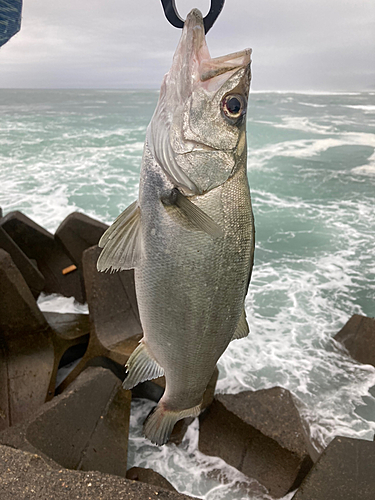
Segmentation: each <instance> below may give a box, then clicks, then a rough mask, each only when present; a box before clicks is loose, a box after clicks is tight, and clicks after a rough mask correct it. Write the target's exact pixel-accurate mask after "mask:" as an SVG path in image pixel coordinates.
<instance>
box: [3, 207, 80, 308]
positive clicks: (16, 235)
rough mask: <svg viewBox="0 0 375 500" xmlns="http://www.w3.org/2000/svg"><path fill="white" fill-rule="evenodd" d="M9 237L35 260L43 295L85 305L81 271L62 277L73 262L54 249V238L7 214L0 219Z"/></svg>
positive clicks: (14, 214) (18, 216)
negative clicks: (43, 281) (41, 279)
mask: <svg viewBox="0 0 375 500" xmlns="http://www.w3.org/2000/svg"><path fill="white" fill-rule="evenodd" d="M0 226H1V227H2V228H3V229H4V230H5V231H6V232H7V233H8V235H9V236H10V237H11V238H12V239H13V241H14V242H15V243H16V244H17V245H18V246H19V248H20V249H21V250H22V251H23V252H24V253H25V254H26V255H27V257H28V258H29V259H32V260H35V261H36V262H37V264H38V269H39V271H40V272H41V273H42V275H43V276H44V279H45V287H44V290H43V291H44V292H46V293H59V294H61V295H64V296H65V297H72V296H73V297H75V298H76V300H78V301H79V302H84V290H83V289H82V276H80V271H79V270H76V271H74V272H71V273H68V274H65V275H64V274H63V273H62V271H63V270H64V269H66V268H68V267H69V266H71V264H72V262H71V260H70V259H69V257H68V256H67V255H66V254H65V253H64V252H63V251H62V250H61V248H60V247H59V246H58V245H57V243H56V241H55V239H54V237H53V235H52V234H51V233H49V232H48V231H46V230H45V229H44V228H42V227H41V226H39V225H38V224H36V223H35V222H34V221H32V220H31V219H29V218H28V217H26V215H24V214H22V213H21V212H10V213H8V214H7V215H6V216H5V217H2V218H1V219H0Z"/></svg>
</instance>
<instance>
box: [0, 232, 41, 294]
mask: <svg viewBox="0 0 375 500" xmlns="http://www.w3.org/2000/svg"><path fill="white" fill-rule="evenodd" d="M0 248H2V249H3V250H5V251H6V252H8V253H9V255H10V256H11V257H12V260H13V262H14V263H15V264H16V266H17V267H18V269H19V271H20V272H21V274H22V276H23V277H24V278H25V281H26V283H27V285H28V286H29V288H30V290H31V292H32V294H33V295H34V297H35V298H38V296H39V294H40V292H41V291H42V290H43V288H44V286H45V279H44V276H43V275H42V273H41V272H40V271H39V270H38V269H37V267H36V266H34V264H33V263H32V262H31V260H30V259H29V258H28V257H27V256H26V255H25V254H24V253H23V251H22V250H21V249H20V247H19V246H18V245H16V243H15V242H14V241H13V240H12V238H11V237H10V236H9V235H8V233H7V232H6V231H4V229H3V228H2V227H0Z"/></svg>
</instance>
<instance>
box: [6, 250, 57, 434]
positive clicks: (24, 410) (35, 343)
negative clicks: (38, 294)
mask: <svg viewBox="0 0 375 500" xmlns="http://www.w3.org/2000/svg"><path fill="white" fill-rule="evenodd" d="M0 297H1V300H0V358H1V363H0V415H1V417H0V430H1V429H4V428H6V427H8V426H9V425H15V424H16V423H18V422H21V421H22V420H23V419H24V418H26V417H27V416H29V415H31V414H32V413H33V412H34V411H35V410H36V409H37V408H38V407H40V406H41V405H42V404H43V403H44V402H45V400H46V397H47V394H48V388H49V386H50V380H51V375H52V371H53V364H54V352H53V344H52V341H51V339H50V336H49V332H48V324H47V322H46V320H45V318H44V316H43V314H42V313H41V311H40V310H39V308H38V306H37V304H36V302H35V299H34V297H33V295H32V293H31V291H30V289H29V287H28V286H27V284H26V282H25V280H24V278H23V276H22V274H21V273H20V271H19V270H18V269H17V267H16V266H15V265H14V263H13V261H12V259H11V257H10V255H9V254H8V253H6V252H5V251H4V250H2V249H0Z"/></svg>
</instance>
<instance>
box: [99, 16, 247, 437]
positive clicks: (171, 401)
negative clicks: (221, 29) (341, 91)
mask: <svg viewBox="0 0 375 500" xmlns="http://www.w3.org/2000/svg"><path fill="white" fill-rule="evenodd" d="M250 55H251V50H250V49H246V50H244V51H242V52H237V53H234V54H230V55H228V56H224V57H218V58H215V59H212V58H211V57H210V54H209V52H208V48H207V45H206V40H205V34H204V27H203V19H202V14H201V13H200V11H199V10H197V9H194V10H192V11H191V12H190V13H189V15H188V16H187V19H186V21H185V25H184V28H183V31H182V35H181V40H180V42H179V45H178V47H177V50H176V53H175V55H174V58H173V63H172V67H171V69H170V71H169V72H168V73H167V75H166V76H165V77H164V80H163V83H162V86H161V91H160V97H159V102H158V104H157V107H156V110H155V113H154V116H153V118H152V120H151V122H150V125H149V127H148V129H147V135H146V142H145V146H144V154H143V160H142V170H141V178H140V186H139V198H138V200H137V201H135V202H134V203H133V204H132V205H130V206H129V207H128V208H127V209H126V210H125V211H124V212H123V213H122V214H121V215H120V216H119V217H118V218H117V219H116V221H115V222H114V223H113V225H112V226H111V227H110V228H109V229H108V230H107V231H106V233H105V234H104V235H103V237H102V239H101V240H100V242H99V246H100V247H102V248H103V251H102V253H101V255H100V256H99V259H98V265H97V267H98V270H99V271H108V270H111V271H116V270H121V269H131V268H134V269H135V285H136V293H137V299H138V305H139V312H140V317H141V323H142V327H143V333H144V336H143V339H142V340H141V342H140V344H139V346H138V347H137V348H136V349H135V351H134V352H133V353H132V355H131V356H130V358H129V360H128V363H127V369H128V376H127V378H126V379H125V381H124V387H125V388H127V389H130V388H132V387H134V386H135V385H137V384H138V383H140V382H143V381H145V380H150V379H153V378H156V377H159V376H161V375H163V374H164V375H165V379H166V389H165V393H164V395H163V397H162V399H161V400H160V402H159V404H158V405H157V407H156V408H155V410H154V411H153V412H152V413H151V414H150V415H149V416H148V417H147V419H146V421H145V424H144V434H145V436H146V437H147V438H149V439H150V440H151V441H152V442H154V443H157V444H159V445H161V444H164V443H166V442H167V441H168V439H169V436H170V433H171V432H172V430H173V426H174V424H175V423H176V422H177V421H178V420H180V419H182V418H185V417H187V416H196V415H198V414H199V412H200V406H201V402H202V397H203V393H204V391H205V389H206V387H207V384H208V382H209V380H210V378H211V376H212V373H213V371H214V369H215V365H216V363H217V361H218V359H219V358H220V356H221V355H222V354H223V352H224V351H225V349H226V348H227V346H228V344H229V342H230V341H231V340H233V339H239V338H242V337H245V336H246V335H247V334H248V332H249V327H248V325H247V322H246V316H245V310H244V300H245V295H246V292H247V289H248V285H249V281H250V275H251V270H252V265H253V255H254V223H253V214H252V209H251V201H250V191H249V186H248V181H247V176H246V158H247V146H246V109H247V98H248V94H249V87H250V78H251V76H250V62H251V60H250Z"/></svg>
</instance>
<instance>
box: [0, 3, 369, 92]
mask: <svg viewBox="0 0 375 500" xmlns="http://www.w3.org/2000/svg"><path fill="white" fill-rule="evenodd" d="M175 1H176V5H177V8H178V9H179V11H180V14H181V15H182V17H184V18H185V17H186V14H187V12H188V11H189V10H190V9H192V8H193V7H198V8H199V9H200V10H201V11H202V13H203V14H204V15H205V14H206V13H207V12H208V10H209V5H210V0H175ZM180 33H181V31H180V30H179V29H177V28H174V27H173V26H171V25H170V24H169V23H168V21H167V20H166V18H165V16H164V13H163V10H162V6H161V1H160V0H24V8H23V20H22V26H21V31H20V32H19V33H18V34H17V35H15V36H14V37H13V38H12V39H11V40H10V41H9V42H8V43H7V44H6V45H4V46H3V47H2V48H0V88H134V87H141V88H159V86H160V82H161V79H162V77H163V75H164V73H166V72H167V71H168V69H169V66H170V63H171V59H172V55H173V52H174V50H175V48H176V45H177V42H178V39H179V37H180ZM207 41H208V46H209V48H210V51H211V55H212V56H214V57H217V56H221V55H225V54H228V53H230V52H235V51H238V50H242V49H244V48H246V47H251V48H252V49H253V65H252V68H253V82H252V88H253V89H254V90H316V91H319V90H371V89H375V0H226V3H225V5H224V9H223V11H222V13H221V15H220V16H219V18H218V20H217V22H216V24H215V25H214V26H213V28H212V29H211V31H210V32H209V34H208V36H207Z"/></svg>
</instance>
